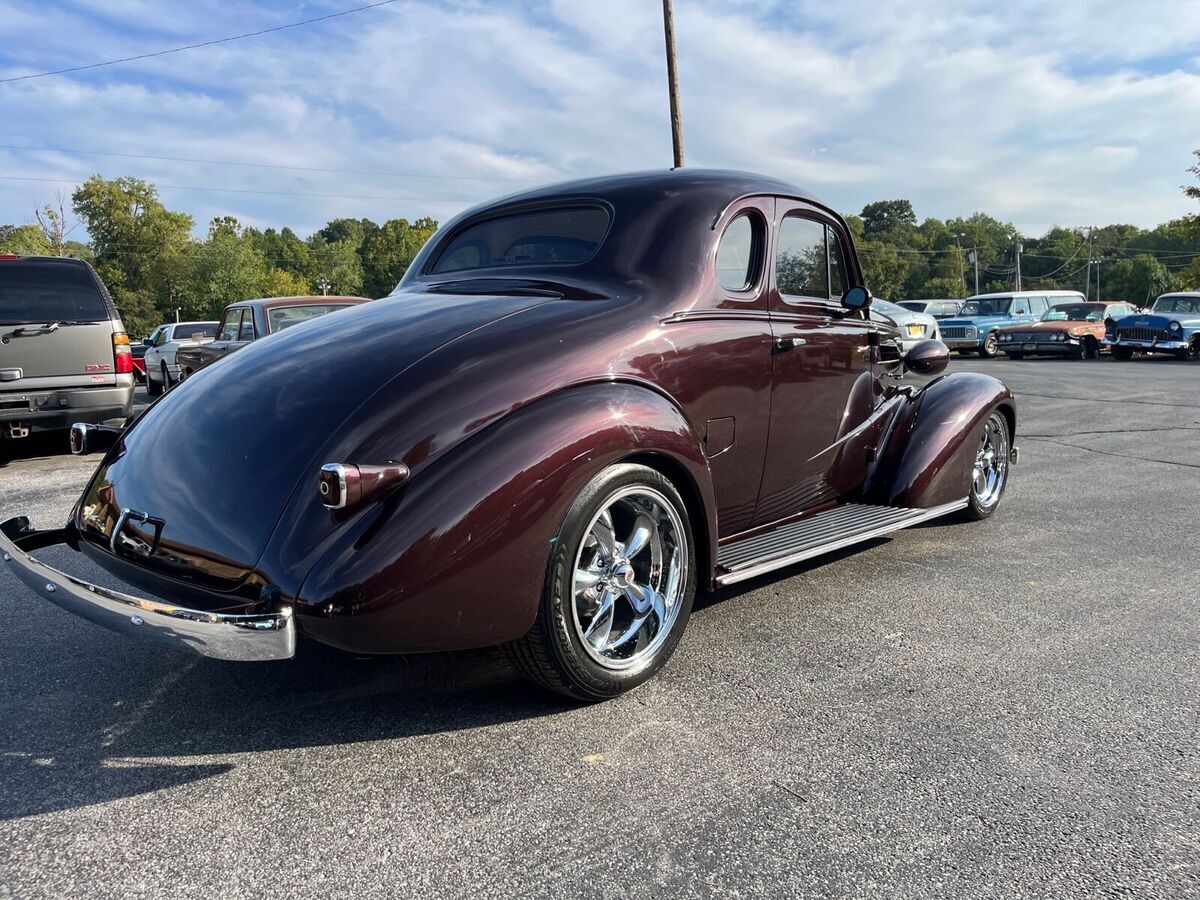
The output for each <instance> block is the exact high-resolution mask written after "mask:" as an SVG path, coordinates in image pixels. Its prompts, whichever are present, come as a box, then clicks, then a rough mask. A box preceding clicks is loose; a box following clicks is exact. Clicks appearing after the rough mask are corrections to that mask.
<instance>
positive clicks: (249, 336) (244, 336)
mask: <svg viewBox="0 0 1200 900" xmlns="http://www.w3.org/2000/svg"><path fill="white" fill-rule="evenodd" d="M237 339H238V340H239V341H252V340H254V313H253V311H251V310H248V309H243V310H242V327H241V328H240V329H239V330H238V337H237Z"/></svg>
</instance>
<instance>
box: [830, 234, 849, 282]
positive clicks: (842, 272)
mask: <svg viewBox="0 0 1200 900" xmlns="http://www.w3.org/2000/svg"><path fill="white" fill-rule="evenodd" d="M825 236H826V238H827V239H828V241H829V295H830V297H832V298H833V299H834V300H840V299H841V298H842V296H843V295H844V294H845V293H846V291H847V290H848V289H849V285H848V284H847V281H846V260H845V257H843V256H842V242H841V241H839V240H838V236H837V232H836V231H834V230H833V229H832V228H829V227H828V226H826V228H825Z"/></svg>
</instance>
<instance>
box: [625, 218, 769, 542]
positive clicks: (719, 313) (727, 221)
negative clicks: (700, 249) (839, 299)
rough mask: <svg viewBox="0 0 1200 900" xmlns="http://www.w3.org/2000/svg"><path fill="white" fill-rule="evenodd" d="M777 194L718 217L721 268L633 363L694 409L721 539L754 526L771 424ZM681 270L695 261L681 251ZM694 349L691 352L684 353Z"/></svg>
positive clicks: (691, 270)
mask: <svg viewBox="0 0 1200 900" xmlns="http://www.w3.org/2000/svg"><path fill="white" fill-rule="evenodd" d="M774 210H775V201H774V198H772V197H751V198H746V199H744V200H741V201H738V202H737V203H735V204H733V205H732V206H731V207H730V209H728V210H726V211H725V212H724V213H722V215H721V218H720V219H719V220H718V221H716V222H714V223H712V225H711V226H709V223H707V222H706V223H705V225H706V226H707V227H711V229H712V232H713V235H714V247H713V255H712V256H711V257H709V259H708V260H705V263H706V265H711V266H712V269H713V270H712V272H711V273H709V272H706V273H705V275H706V279H707V280H706V281H705V282H704V285H703V288H702V289H701V292H700V294H699V296H698V297H697V299H696V300H695V301H694V302H693V303H691V304H686V305H683V308H681V309H679V310H678V311H676V312H674V313H672V315H670V316H669V317H668V318H667V319H666V320H665V321H663V323H662V331H661V336H662V341H661V343H659V344H647V345H646V346H645V347H634V348H632V350H631V356H630V367H631V370H632V371H634V372H636V373H638V374H639V375H640V376H641V377H643V378H644V379H645V380H646V381H648V382H652V383H657V384H659V385H661V386H662V387H663V388H664V389H665V390H666V391H667V392H668V393H670V395H671V396H672V397H674V398H675V399H676V400H677V401H678V403H679V404H680V406H681V407H682V408H683V409H684V410H685V412H686V413H687V416H688V419H689V420H690V421H692V422H693V423H694V424H695V427H696V430H697V432H698V433H699V436H700V438H701V440H702V441H703V444H704V455H705V458H706V459H707V462H708V467H709V471H710V472H711V473H712V483H713V494H714V498H715V500H716V506H717V527H718V535H719V537H728V536H730V535H732V534H736V533H738V532H740V531H745V530H746V529H748V528H750V527H751V525H752V524H753V520H754V510H755V507H756V505H757V503H758V491H759V485H760V483H761V481H762V466H763V459H764V457H765V455H766V447H767V434H768V430H769V427H770V404H771V347H772V337H773V336H772V333H771V320H770V313H769V311H768V309H767V290H768V288H767V285H768V283H769V265H768V261H767V255H768V247H769V241H770V238H769V235H770V229H771V221H772V218H773V216H774ZM677 265H678V267H679V278H680V280H681V281H682V280H683V279H685V278H692V277H694V274H695V268H696V263H695V261H694V260H692V259H690V258H686V257H684V256H680V257H679V259H678V262H677ZM685 351H686V352H685Z"/></svg>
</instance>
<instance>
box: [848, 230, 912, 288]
mask: <svg viewBox="0 0 1200 900" xmlns="http://www.w3.org/2000/svg"><path fill="white" fill-rule="evenodd" d="M858 252H859V261H860V262H861V263H862V269H863V280H864V281H865V282H866V286H867V287H868V288H870V289H871V293H873V294H875V295H876V296H878V297H882V298H884V299H885V300H896V299H900V298H902V297H903V296H904V282H905V279H906V278H907V277H908V270H909V263H908V261H907V260H906V259H905V258H904V256H903V255H902V254H900V253H898V252H896V248H895V247H894V246H891V245H889V244H885V243H883V242H882V241H864V242H863V243H862V244H860V245H859V248H858Z"/></svg>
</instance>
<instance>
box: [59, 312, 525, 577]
mask: <svg viewBox="0 0 1200 900" xmlns="http://www.w3.org/2000/svg"><path fill="white" fill-rule="evenodd" d="M545 302H548V301H547V299H546V298H544V297H541V298H539V297H528V296H524V297H520V296H518V297H511V296H510V297H505V296H474V295H472V296H460V295H448V294H417V293H413V294H398V295H394V296H392V297H388V298H385V299H383V300H378V301H375V302H373V303H367V304H363V305H361V306H354V307H348V308H347V309H345V310H341V311H338V312H336V313H332V314H330V315H327V316H322V317H320V318H317V319H313V320H312V321H310V322H306V323H304V324H302V325H297V326H295V327H293V328H289V329H287V330H285V331H282V332H279V333H278V334H275V335H271V336H269V337H266V338H262V339H260V340H257V341H254V342H253V343H251V344H249V345H247V346H246V347H245V348H244V349H242V350H240V351H239V352H237V353H236V354H232V355H230V356H228V357H226V358H224V359H222V360H220V361H219V362H217V363H215V364H213V365H212V366H209V367H207V368H205V369H202V370H201V371H199V372H197V373H196V374H195V375H193V376H192V377H190V378H188V379H187V380H186V381H185V382H183V383H182V384H181V385H179V386H178V387H176V388H175V389H173V390H172V391H170V392H169V393H167V394H166V395H164V397H163V398H162V399H161V400H160V401H159V402H158V403H156V404H154V405H153V406H152V407H151V408H150V409H149V410H147V412H146V413H145V415H144V416H143V417H142V418H141V419H140V420H139V421H138V422H137V423H135V425H134V426H133V427H132V428H131V429H130V430H129V431H128V432H127V433H126V435H125V438H124V440H123V442H122V444H121V445H120V446H119V447H118V449H117V450H115V451H114V452H113V453H112V454H110V458H109V459H107V460H106V462H105V465H104V466H102V467H101V468H100V469H99V470H98V471H97V473H96V475H95V476H94V477H93V479H92V482H91V484H90V485H89V486H88V489H87V491H86V492H85V494H84V497H83V498H82V500H81V501H80V505H79V508H78V511H77V516H76V524H77V525H78V526H79V528H80V531H81V533H82V534H83V535H84V536H85V537H86V538H87V539H89V540H90V541H92V542H93V543H94V544H95V545H96V546H97V547H99V548H101V549H102V550H104V551H106V552H109V553H112V552H117V553H118V554H119V555H120V556H122V557H124V558H125V559H127V560H129V561H131V562H135V563H136V564H138V565H141V566H144V567H146V568H149V569H152V570H155V571H157V572H159V573H161V574H165V575H169V576H171V577H175V578H178V579H180V580H183V581H187V582H191V583H195V584H198V585H201V586H204V587H206V588H209V589H215V590H233V589H234V588H236V587H238V586H239V585H241V584H242V583H243V582H244V581H245V580H246V578H247V576H248V575H250V573H251V572H252V571H253V569H254V566H255V564H256V563H257V562H258V560H259V558H260V557H261V556H262V553H263V550H264V549H265V548H266V546H267V543H268V542H269V540H270V538H271V535H272V533H273V532H274V530H275V528H276V525H277V523H278V520H279V517H280V515H281V514H282V513H283V510H284V509H285V507H286V505H287V503H288V501H289V500H290V498H291V496H292V494H293V492H294V491H295V490H296V489H297V488H298V487H299V488H304V487H309V488H311V489H312V490H314V491H315V490H316V484H317V470H318V469H319V467H320V465H321V464H322V463H325V462H335V461H336V460H325V459H318V458H317V455H318V454H319V453H320V451H321V448H322V447H324V446H325V445H326V444H327V442H328V441H329V439H330V438H331V437H332V436H333V435H334V434H336V432H337V430H338V429H340V428H341V427H343V425H345V424H346V423H348V422H352V421H353V420H354V415H355V411H356V410H357V409H358V408H359V407H360V406H361V405H362V404H364V403H365V402H366V401H367V400H368V399H369V398H370V397H371V396H372V395H373V394H375V393H376V392H377V391H378V390H379V389H381V388H382V387H383V386H384V385H386V384H387V383H388V382H390V381H392V380H393V379H395V378H396V377H398V376H399V375H400V374H401V373H403V372H404V371H405V370H406V369H408V368H409V367H410V366H411V365H413V364H414V363H415V362H417V361H418V360H420V359H421V358H422V357H424V356H426V355H427V354H429V353H431V352H433V351H435V350H437V349H438V348H439V347H441V346H444V345H445V344H447V343H449V342H450V341H453V340H454V339H456V338H458V337H460V336H461V335H463V334H466V333H467V332H470V331H474V330H476V329H478V328H481V327H484V326H486V325H488V324H489V323H491V322H493V321H495V320H497V319H499V318H503V317H505V316H509V315H512V314H513V313H516V312H520V311H521V310H523V309H527V308H529V307H532V306H537V305H540V304H541V303H545ZM124 510H131V511H132V514H131V515H130V516H126V522H125V523H124V525H123V527H122V529H121V531H120V534H119V535H118V537H117V539H116V540H114V539H113V532H114V528H115V526H116V523H117V520H118V518H119V517H120V516H121V513H122V511H124ZM139 515H142V516H145V517H146V519H148V520H149V521H148V522H143V521H141V520H140V519H139V518H138V516H139Z"/></svg>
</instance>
